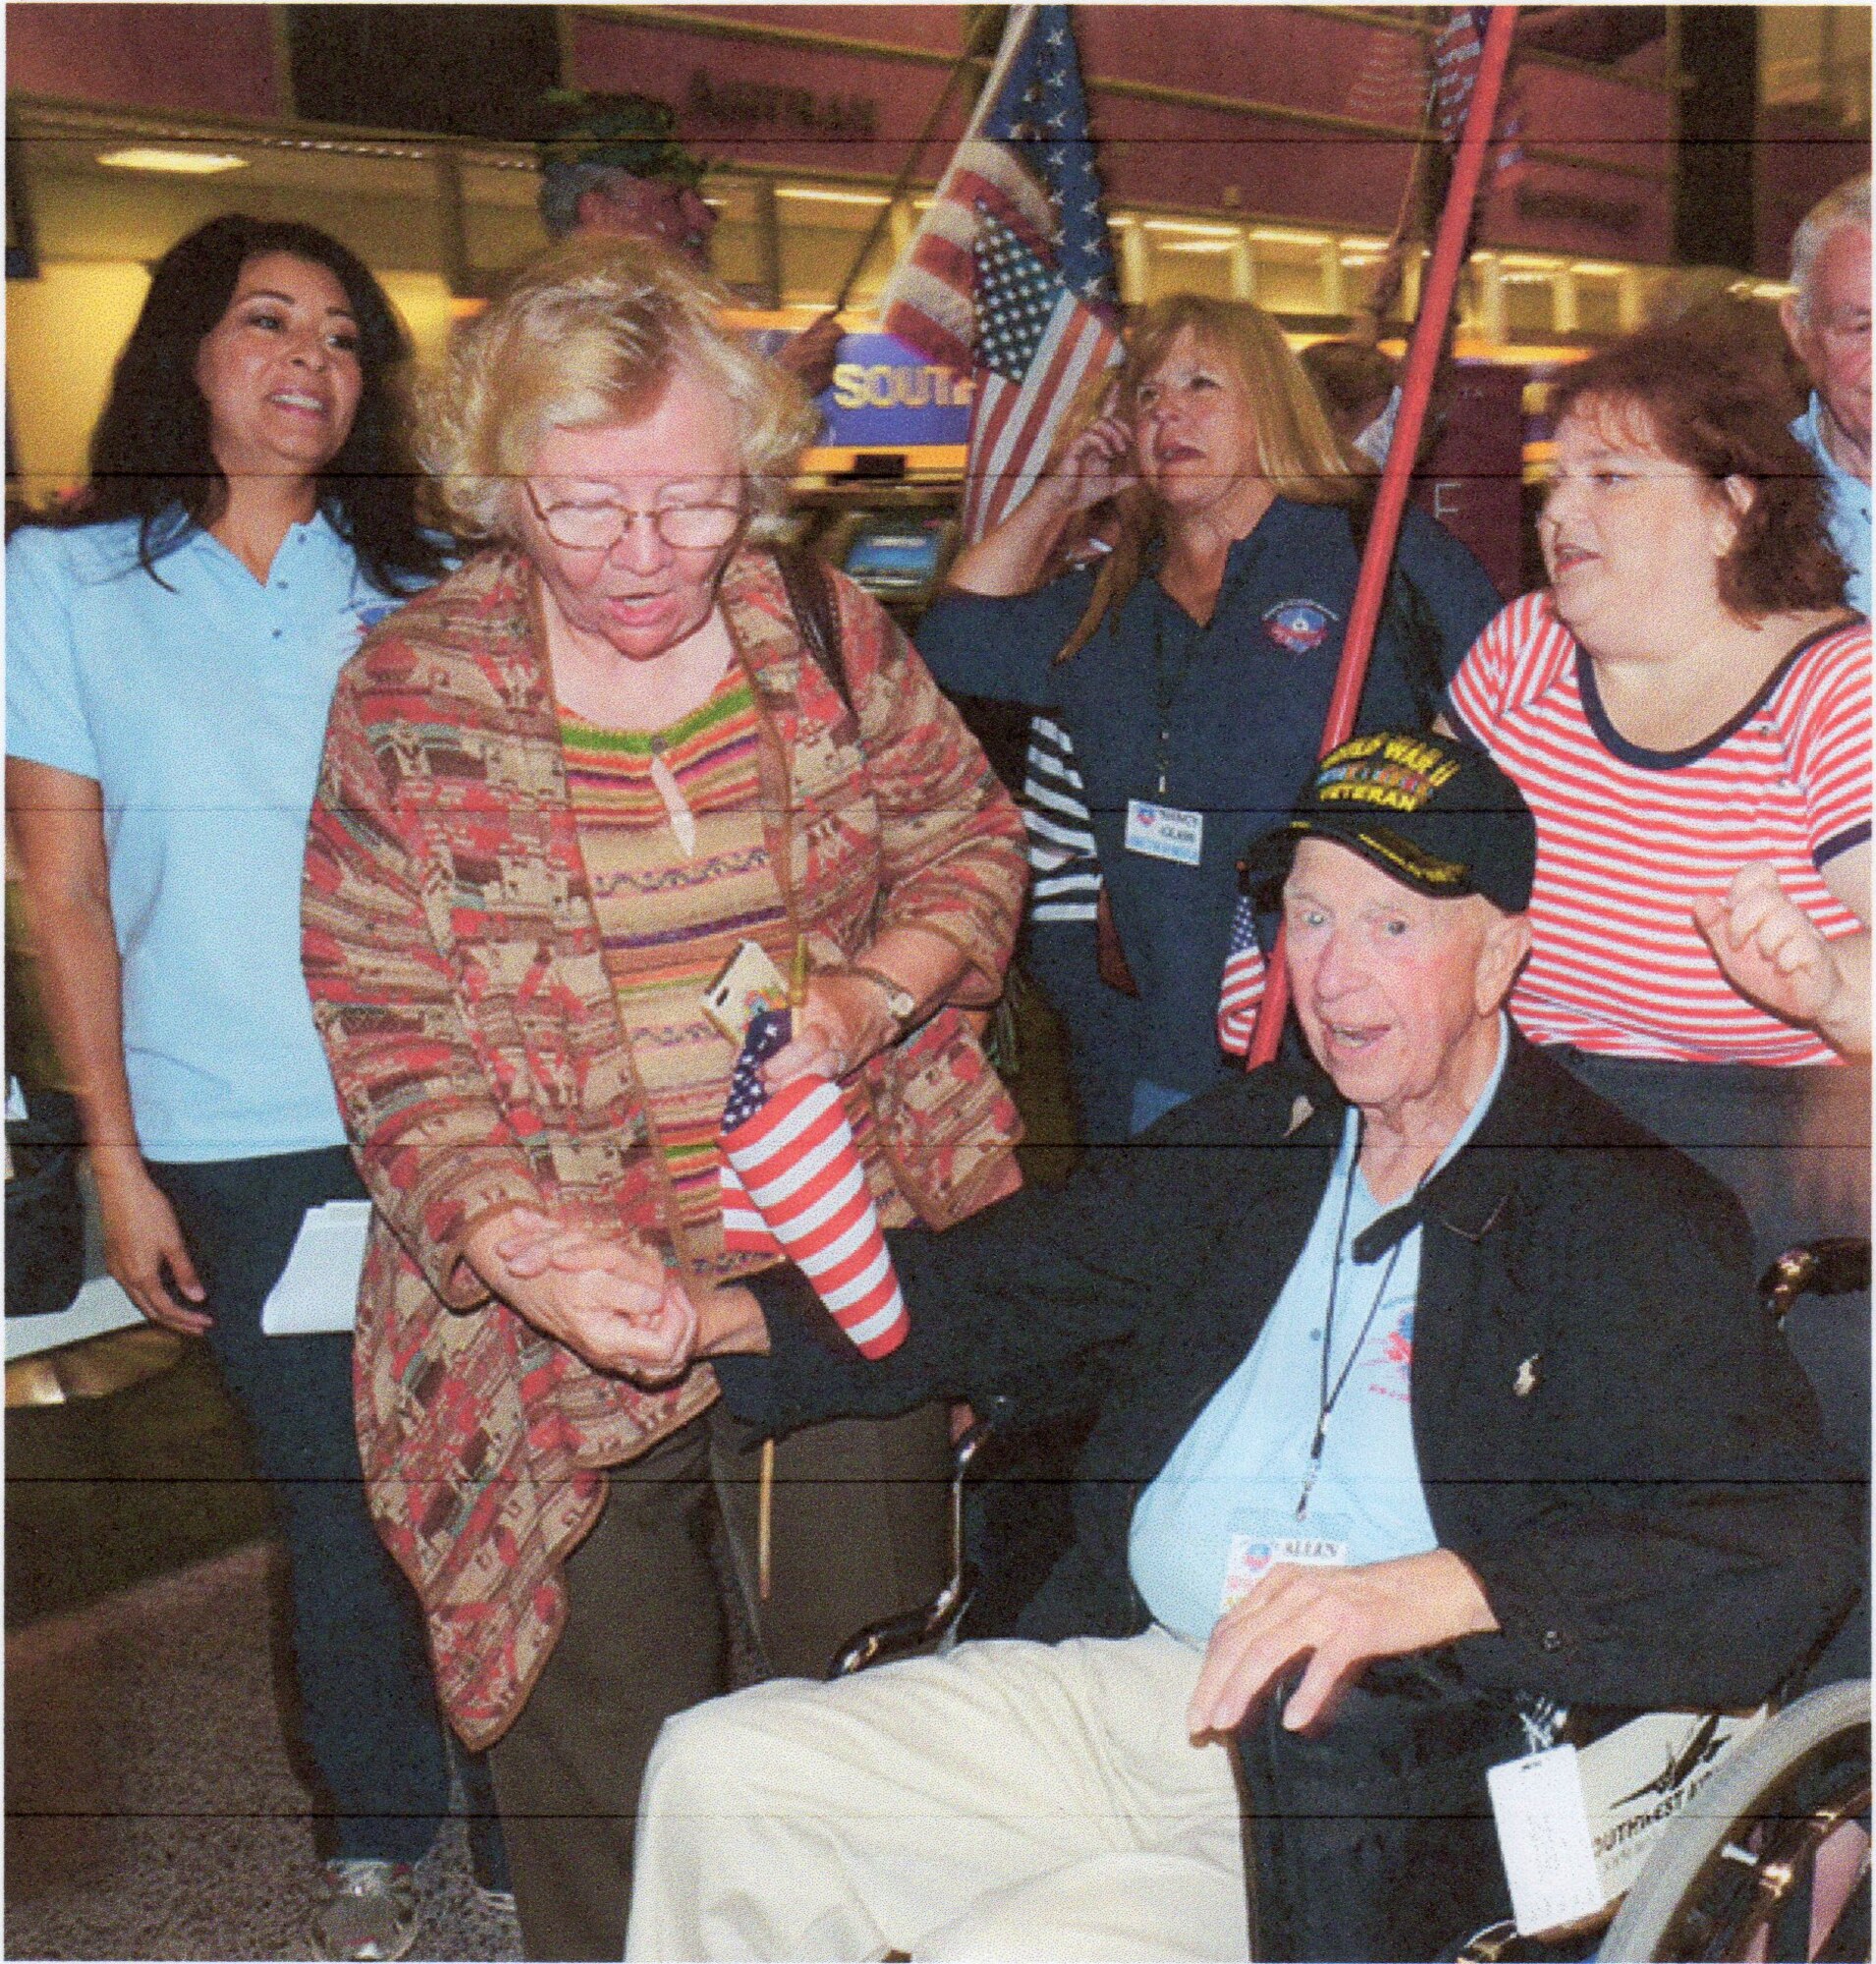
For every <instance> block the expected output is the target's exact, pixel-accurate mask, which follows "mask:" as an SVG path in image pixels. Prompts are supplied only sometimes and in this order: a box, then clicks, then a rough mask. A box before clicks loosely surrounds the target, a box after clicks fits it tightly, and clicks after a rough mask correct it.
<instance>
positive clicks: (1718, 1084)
mask: <svg viewBox="0 0 1876 1964" xmlns="http://www.w3.org/2000/svg"><path fill="white" fill-rule="evenodd" d="M1553 406H1554V409H1555V410H1556V414H1557V434H1556V463H1555V473H1554V477H1553V480H1552V484H1551V489H1550V492H1549V496H1548V498H1547V499H1546V502H1545V507H1544V513H1543V517H1542V518H1541V520H1540V524H1539V532H1540V537H1541V541H1542V545H1543V549H1544V561H1545V565H1546V567H1547V568H1548V570H1549V573H1550V578H1551V584H1550V587H1549V588H1548V590H1546V591H1542V592H1538V593H1532V594H1527V595H1525V596H1524V597H1523V598H1522V599H1521V600H1518V601H1517V602H1515V603H1514V604H1513V605H1512V606H1510V607H1508V608H1506V609H1505V611H1504V612H1503V613H1502V614H1500V615H1499V616H1498V618H1497V619H1496V620H1495V621H1493V622H1492V624H1491V626H1490V627H1487V628H1486V630H1485V632H1484V633H1483V634H1482V635H1481V636H1480V637H1479V640H1478V641H1477V643H1476V644H1475V645H1474V646H1473V648H1472V650H1471V652H1470V653H1469V654H1468V655H1467V657H1466V659H1465V661H1464V663H1463V665H1462V668H1461V670H1460V673H1459V675H1458V676H1457V677H1456V678H1455V680H1454V682H1453V684H1452V688H1451V691H1450V712H1449V713H1450V714H1451V715H1452V716H1453V718H1454V719H1455V720H1456V721H1457V722H1458V723H1459V724H1461V725H1462V727H1463V728H1464V729H1465V730H1466V731H1467V732H1469V733H1470V734H1471V735H1472V736H1474V737H1475V738H1477V739H1478V740H1479V741H1481V742H1483V743H1484V744H1485V745H1486V746H1487V748H1489V749H1490V751H1491V752H1492V754H1493V756H1494V757H1495V758H1496V759H1497V760H1498V762H1499V764H1500V765H1501V766H1502V767H1503V768H1504V769H1505V770H1506V771H1507V772H1508V773H1509V774H1510V776H1511V777H1512V778H1514V779H1515V780H1516V781H1517V785H1518V788H1519V789H1520V790H1521V791H1523V793H1524V796H1525V798H1526V799H1527V801H1528V802H1529V804H1530V806H1531V809H1532V811H1533V812H1534V813H1535V815H1536V818H1537V831H1538V864H1537V883H1536V889H1535V892H1534V894H1533V897H1532V901H1531V924H1532V929H1533V950H1532V955H1531V958H1530V962H1529V964H1528V966H1527V968H1526V970H1525V972H1524V974H1523V976H1522V977H1521V979H1520V981H1519V983H1518V987H1517V993H1516V995H1515V996H1514V998H1513V1005H1512V1007H1513V1010H1514V1013H1515V1014H1516V1015H1517V1020H1518V1022H1519V1024H1520V1025H1521V1026H1522V1028H1523V1029H1524V1031H1525V1032H1526V1034H1527V1035H1529V1036H1531V1037H1532V1038H1534V1039H1535V1040H1536V1041H1538V1042H1540V1043H1546V1044H1554V1045H1562V1046H1568V1047H1569V1054H1568V1057H1567V1061H1568V1062H1570V1063H1571V1064H1572V1065H1573V1067H1574V1068H1576V1069H1577V1070H1578V1071H1579V1073H1580V1074H1581V1075H1582V1076H1584V1077H1585V1078H1586V1079H1587V1080H1588V1081H1589V1082H1590V1083H1591V1084H1592V1085H1593V1086H1594V1087H1595V1088H1596V1089H1598V1090H1600V1091H1601V1092H1603V1094H1604V1095H1605V1096H1607V1097H1610V1098H1612V1099H1613V1100H1614V1102H1616V1103H1617V1104H1619V1105H1621V1106H1622V1107H1623V1108H1624V1109H1625V1110H1627V1111H1628V1112H1629V1113H1630V1115H1631V1116H1632V1117H1634V1118H1637V1119H1639V1120H1640V1121H1641V1122H1642V1123H1644V1124H1646V1125H1648V1126H1649V1128H1650V1129H1651V1130H1653V1131H1655V1132H1658V1133H1660V1134H1661V1135H1662V1136H1664V1137H1666V1138H1668V1139H1670V1140H1671V1141H1672V1142H1674V1143H1676V1144H1678V1145H1682V1146H1684V1147H1687V1148H1689V1149H1692V1150H1693V1151H1695V1153H1696V1155H1697V1156H1699V1157H1701V1158H1703V1159H1705V1160H1707V1161H1708V1163H1709V1165H1711V1166H1712V1167H1713V1169H1714V1170H1715V1171H1716V1172H1718V1173H1720V1174H1721V1176H1722V1177H1723V1178H1726V1179H1728V1180H1730V1181H1731V1183H1732V1184H1733V1185H1734V1186H1735V1187H1736V1189H1737V1190H1738V1191H1739V1193H1740V1196H1741V1198H1742V1199H1743V1200H1744V1201H1745V1203H1746V1206H1747V1208H1748V1211H1749V1212H1750V1213H1751V1214H1752V1216H1753V1219H1754V1226H1755V1230H1756V1231H1757V1233H1758V1236H1759V1239H1760V1241H1761V1253H1762V1254H1764V1255H1767V1256H1769V1255H1770V1254H1773V1253H1776V1252H1778V1250H1779V1249H1780V1248H1781V1247H1783V1246H1787V1245H1790V1243H1791V1242H1792V1241H1793V1240H1796V1239H1799V1238H1803V1237H1805V1236H1807V1235H1809V1234H1812V1233H1817V1232H1823V1231H1833V1230H1834V1231H1849V1232H1861V1231H1862V1230H1863V1223H1864V1222H1865V1220H1866V1218H1867V1210H1868V1197H1867V1188H1868V1158H1867V1146H1868V1127H1869V1118H1868V1075H1867V1069H1866V1064H1863V1063H1862V1062H1860V1061H1864V1060H1867V1057H1868V1053H1869V1041H1870V1040H1869V945H1870V937H1869V925H1868V923H1869V917H1870V910H1869V857H1870V846H1869V838H1870V826H1869V801H1870V714H1869V712H1870V635H1869V627H1868V624H1867V623H1866V622H1865V621H1863V620H1862V618H1861V617H1860V616H1857V615H1854V614H1852V613H1849V612H1848V610H1846V609H1845V607H1844V606H1843V605H1842V602H1841V595H1842V592H1843V581H1844V568H1843V566H1842V564H1841V562H1840V561H1839V560H1838V559H1837V556H1836V554H1835V553H1834V551H1833V550H1832V548H1831V545H1830V542H1829V538H1828V534H1827V532H1826V529H1825V522H1824V496H1823V491H1822V487H1821V485H1820V484H1819V481H1818V479H1817V477H1816V475H1815V473H1814V469H1813V467H1812V466H1811V464H1810V463H1809V461H1808V460H1807V459H1806V457H1805V456H1804V454H1803V452H1802V451H1801V450H1800V449H1799V448H1798V446H1797V444H1796V443H1795V442H1794V441H1793V439H1792V437H1791V436H1790V433H1789V431H1788V430H1787V428H1786V426H1785V425H1786V418H1785V415H1784V411H1783V409H1782V408H1781V406H1780V405H1779V404H1778V403H1777V402H1776V401H1775V400H1773V399H1772V398H1771V397H1769V396H1768V395H1767V393H1766V391H1765V388H1764V385H1763V376H1762V373H1761V372H1760V371H1756V370H1754V369H1752V368H1750V367H1748V366H1747V365H1746V364H1745V363H1743V362H1742V361H1741V360H1739V359H1738V357H1737V356H1736V355H1735V354H1734V353H1733V351H1732V350H1731V348H1730V347H1729V346H1728V345H1727V344H1725V343H1724V342H1723V341H1721V340H1720V339H1719V338H1718V337H1717V336H1716V335H1715V334H1714V333H1713V331H1712V329H1711V328H1710V327H1707V326H1703V325H1701V324H1699V323H1697V322H1681V323H1676V324H1673V325H1669V326H1665V327H1660V328H1654V329H1650V330H1647V331H1645V332H1644V333H1642V334H1639V335H1636V336H1634V337H1632V338H1631V339H1629V340H1628V341H1627V342H1624V343H1622V344H1620V345H1619V346H1617V347H1615V348H1612V349H1609V350H1607V351H1605V352H1604V353H1602V354H1600V355H1596V356H1595V357H1593V358H1592V359H1590V360H1589V361H1586V362H1584V363H1582V364H1581V365H1580V366H1579V367H1577V368H1575V369H1573V371H1572V372H1571V373H1570V375H1569V376H1568V377H1567V378H1566V379H1565V380H1564V382H1563V383H1562V384H1561V385H1560V387H1559V389H1558V390H1557V392H1556V395H1555V397H1554V399H1553ZM1793 1148H1802V1149H1803V1150H1801V1151H1794V1150H1793ZM1844 1368H1846V1369H1848V1370H1854V1369H1855V1366H1854V1365H1853V1364H1852V1363H1848V1362H1846V1363H1845V1365H1844ZM1830 1369H1831V1373H1832V1375H1836V1369H1837V1366H1836V1365H1832V1366H1831V1367H1830ZM1857 1383H1858V1385H1861V1383H1862V1375H1861V1374H1858V1376H1857ZM1865 1395H1866V1393H1865ZM1864 1410H1865V1412H1866V1405H1865V1407H1864ZM1853 1422H1854V1421H1852V1423H1853ZM1861 1423H1862V1425H1863V1426H1865V1427H1866V1425H1867V1419H1866V1417H1864V1418H1863V1419H1862V1421H1861Z"/></svg>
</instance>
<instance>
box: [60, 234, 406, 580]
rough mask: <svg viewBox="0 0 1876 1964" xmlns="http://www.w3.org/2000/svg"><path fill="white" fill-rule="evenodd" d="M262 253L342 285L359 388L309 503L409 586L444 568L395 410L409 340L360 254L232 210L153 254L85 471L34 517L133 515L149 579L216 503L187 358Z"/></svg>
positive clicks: (402, 420) (221, 488) (217, 469)
mask: <svg viewBox="0 0 1876 1964" xmlns="http://www.w3.org/2000/svg"><path fill="white" fill-rule="evenodd" d="M268 252H287V253H291V254H292V255H293V257H295V258H296V259H304V260H307V261H309V262H310V263H311V264H313V265H315V266H324V267H325V268H326V269H327V271H329V272H330V273H331V274H332V275H333V277H334V278H335V279H336V280H337V281H338V282H339V284H340V286H341V287H343V288H344V289H345V295H346V300H347V303H348V304H349V305H350V307H351V309H352V313H353V317H354V318H355V319H356V320H357V322H358V327H359V368H360V370H361V373H362V377H363V387H362V389H361V391H360V393H359V408H358V412H357V414H356V415H355V416H354V417H353V420H352V429H351V433H350V434H349V435H348V436H347V438H346V440H345V443H344V445H343V446H342V447H341V449H340V450H339V452H338V454H337V455H336V456H335V457H334V458H333V459H332V461H331V462H330V463H329V464H327V465H326V466H325V468H324V469H323V470H322V471H321V472H320V473H319V480H318V497H319V508H320V510H321V511H323V512H324V513H325V515H326V517H327V518H328V519H329V520H330V521H331V523H332V525H333V527H334V528H335V529H336V530H337V531H338V533H339V534H340V536H341V537H342V538H344V539H346V540H347V541H348V542H349V543H350V545H351V546H352V548H353V550H354V551H355V552H356V553H357V554H358V556H359V564H360V566H361V567H362V568H363V569H364V571H365V573H367V574H368V575H369V577H370V578H371V579H372V580H373V582H374V583H376V584H377V585H378V586H379V587H381V588H382V589H383V590H384V591H386V592H390V593H396V592H402V591H406V590H408V589H409V588H410V587H411V586H412V585H413V584H414V583H419V582H420V581H421V580H422V579H423V578H424V577H425V576H433V575H434V574H436V573H440V572H441V571H442V567H443V558H442V553H441V551H440V549H439V547H438V545H437V542H436V540H435V539H434V538H433V537H432V536H430V535H428V534H426V533H425V531H424V530H423V528H422V526H421V525H420V524H419V523H418V520H417V509H416V498H417V488H418V482H419V479H418V475H417V471H416V467H415V465H414V463H413V462H412V459H411V455H410V449H409V439H408V431H409V422H410V419H409V414H408V410H407V405H406V377H407V372H408V370H409V366H410V359H411V344H410V338H409V336H408V335H407V334H406V333H405V331H404V326H403V323H402V322H401V321H400V320H399V319H398V317H397V315H396V313H394V312H393V311H392V307H391V302H390V301H389V300H387V299H386V298H385V293H384V289H383V288H382V287H381V286H379V285H378V283H377V281H376V279H375V278H374V277H373V276H372V274H371V272H370V271H369V269H368V268H367V267H366V266H365V264H364V262H363V261H362V260H361V259H359V257H358V255H357V254H356V253H354V252H352V251H350V250H349V249H348V248H347V247H346V246H341V245H340V244H339V242H338V241H337V240H336V239H332V238H329V237H328V236H327V235H326V234H325V233H323V232H320V231H317V230H315V229H314V228H313V227H312V226H310V225H297V224H293V223H290V222H287V221H284V220H274V219H261V218H248V217H245V216H244V215H242V214H241V213H239V212H229V213H227V214H225V215H224V216H222V217H220V218H211V219H210V220H209V221H208V223H207V224H206V225H203V226H200V227H198V228H197V229H196V230H195V231H193V232H192V233H191V234H190V235H189V236H188V238H186V239H181V240H178V241H177V243H176V244H175V245H174V246H171V247H170V248H169V250H168V251H167V252H165V253H164V254H163V256H162V258H161V259H160V260H159V261H158V262H157V265H156V270H155V272H154V273H153V274H152V276H151V279H150V290H149V293H148V295H147V296H146V297H145V299H144V301H143V309H142V311H141V312H140V313H139V314H138V317H137V325H136V326H135V327H134V328H133V329H132V330H131V338H130V340H129V341H128V342H127V343H126V344H125V346H124V352H123V354H122V355H119V356H118V358H117V366H116V368H115V369H114V370H113V371H112V375H111V393H110V397H109V400H108V401H107V402H106V403H105V405H104V412H103V414H102V415H100V416H99V417H98V420H97V426H96V427H95V428H94V429H93V430H92V432H91V456H90V476H89V478H88V480H87V482H86V484H85V487H84V489H83V492H81V493H80V495H79V496H78V498H76V499H75V500H74V501H73V502H72V504H71V505H70V506H69V507H67V508H66V509H65V510H64V511H62V512H59V513H56V514H52V515H49V516H48V517H47V518H45V519H44V520H43V522H46V523H51V524H68V525H96V524H106V523H110V522H112V521H114V520H117V519H120V518H136V519H137V520H138V537H137V553H138V560H139V561H140V563H141V564H142V567H143V569H144V571H145V572H146V573H149V574H150V576H151V577H152V578H154V579H160V577H161V575H160V574H159V573H157V571H156V562H157V561H158V560H160V559H161V558H162V557H163V555H164V554H165V553H167V552H171V551H173V550H174V549H175V548H176V547H177V546H179V545H181V544H182V543H183V541H184V540H185V539H186V538H187V537H188V536H189V535H190V533H191V532H192V531H194V530H195V529H197V528H198V527H200V528H206V527H207V526H209V525H212V524H213V523H214V522H215V521H216V519H218V518H220V517H221V515H222V513H223V512H224V511H226V509H227V506H228V480H227V479H226V478H225V477H224V476H223V475H222V471H221V466H220V465H219V464H217V463H216V462H215V455H214V451H213V448H212V447H211V444H210V440H209V409H208V405H207V403H206V402H205V401H204V400H203V398H202V392H201V390H200V388H199V387H197V385H196V381H195V356H196V352H197V351H198V350H199V349H200V347H201V345H202V342H203V339H204V338H205V337H206V336H207V335H208V334H209V332H210V331H211V330H212V329H213V328H214V327H215V326H216V324H217V323H218V322H219V321H220V320H221V318H222V316H223V315H224V314H225V313H226V312H227V311H228V303H229V301H230V300H232V299H233V298H234V293H235V288H236V285H237V283H238V282H239V280H240V278H241V269H242V268H243V266H245V265H246V264H247V263H248V260H249V259H253V258H258V257H259V256H261V255H262V254H264V253H268Z"/></svg>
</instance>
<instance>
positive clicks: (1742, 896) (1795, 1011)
mask: <svg viewBox="0 0 1876 1964" xmlns="http://www.w3.org/2000/svg"><path fill="white" fill-rule="evenodd" d="M1693 917H1694V920H1695V922H1696V923H1697V924H1698V926H1699V929H1700V932H1701V933H1702V934H1703V935H1705V936H1706V938H1707V945H1708V946H1709V947H1710V948H1711V949H1712V950H1713V955H1714V959H1715V960H1716V961H1718V962H1719V964H1720V967H1721V969H1722V970H1723V971H1724V973H1725V975H1726V978H1727V980H1728V981H1729V982H1731V983H1732V984H1733V986H1734V987H1735V988H1736V989H1738V991H1739V993H1740V994H1741V995H1742V996H1749V997H1750V998H1751V999H1752V1001H1753V1002H1755V1003H1757V1004H1759V1005H1761V1007H1763V1008H1765V1009H1770V1010H1771V1011H1772V1013H1773V1014H1774V1015H1775V1016H1783V1017H1784V1018H1785V1020H1786V1021H1787V1022H1788V1023H1799V1024H1802V1025H1804V1026H1805V1027H1807V1028H1812V1029H1818V1030H1821V1031H1822V1032H1823V1033H1824V1034H1825V1035H1826V1036H1827V1037H1830V1038H1831V1039H1832V1041H1834V1042H1838V1043H1839V1044H1840V1045H1841V1046H1842V1047H1845V1048H1849V1049H1855V1048H1858V1046H1857V1045H1856V1044H1855V1042H1854V1040H1853V1037H1854V1032H1853V1029H1851V1028H1850V1027H1849V1026H1848V1019H1847V1013H1846V1012H1847V1010H1848V1008H1849V1007H1850V999H1851V998H1853V997H1858V998H1859V997H1860V996H1861V994H1862V982H1861V977H1860V976H1859V975H1857V974H1853V973H1851V972H1849V968H1848V964H1847V963H1846V962H1845V960H1844V959H1843V956H1844V955H1845V953H1846V952H1847V951H1846V950H1845V948H1844V947H1843V946H1841V945H1840V944H1838V943H1836V942H1830V941H1826V940H1825V939H1824V937H1823V936H1822V935H1821V934H1819V933H1818V931H1817V929H1816V927H1815V926H1814V925H1813V924H1812V921H1811V917H1810V916H1809V915H1808V914H1807V913H1805V911H1804V910H1803V908H1802V907H1800V906H1798V905H1797V904H1796V903H1795V902H1794V901H1793V900H1792V899H1791V897H1790V896H1789V895H1788V894H1787V893H1786V891H1785V889H1784V888H1783V887H1782V886H1781V885H1780V884H1779V876H1778V874H1777V872H1776V871H1775V870H1774V869H1773V868H1772V867H1770V866H1767V865H1763V864H1754V865H1750V866H1742V867H1740V869H1739V870H1738V872H1737V873H1736V874H1734V876H1733V881H1732V884H1731V885H1730V886H1729V887H1728V888H1727V890H1726V892H1725V894H1724V895H1720V894H1702V895H1700V896H1699V897H1698V898H1697V899H1696V900H1694V903H1693ZM1852 939H1854V937H1852ZM1860 1023H1861V1028H1862V1031H1863V1043H1862V1045H1861V1046H1860V1047H1861V1048H1863V1049H1867V1047H1868V1036H1867V1027H1868V1011H1867V1008H1866V1007H1864V1008H1862V1009H1861V1013H1860ZM1847 1038H1848V1039H1849V1041H1848V1042H1847V1041H1846V1039H1847Z"/></svg>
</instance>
